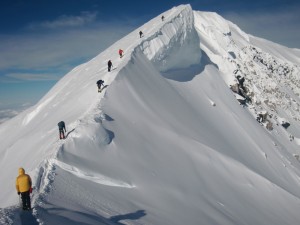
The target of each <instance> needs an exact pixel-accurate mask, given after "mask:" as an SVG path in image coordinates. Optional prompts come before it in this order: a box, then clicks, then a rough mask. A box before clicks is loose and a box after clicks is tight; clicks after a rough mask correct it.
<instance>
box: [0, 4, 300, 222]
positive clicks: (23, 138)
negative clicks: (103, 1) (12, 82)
mask: <svg viewBox="0 0 300 225" xmlns="http://www.w3.org/2000/svg"><path fill="white" fill-rule="evenodd" d="M163 15H164V16H165V20H164V21H161V19H160V17H161V15H160V16H158V17H156V18H154V19H152V20H151V21H149V22H148V23H146V24H144V25H143V26H141V27H140V28H138V29H136V30H135V31H133V32H132V33H130V34H128V35H127V36H126V37H124V38H123V39H121V40H119V41H118V42H116V43H115V44H114V45H112V46H111V47H110V48H108V49H107V50H106V51H104V52H102V53H101V54H100V55H98V56H97V57H95V58H94V59H92V60H91V61H90V62H87V63H86V64H83V65H81V66H79V67H77V68H75V69H74V70H72V71H71V72H70V73H68V74H67V75H66V76H65V77H64V78H63V79H62V80H60V81H59V82H58V83H57V85H56V86H55V87H54V88H53V89H52V90H51V91H50V92H49V93H48V94H47V95H46V96H45V97H44V98H43V99H42V100H41V101H40V102H39V103H38V104H37V105H36V106H35V107H33V108H31V109H29V110H27V111H26V112H24V113H22V114H20V115H19V116H18V117H16V118H14V119H12V120H10V121H8V122H6V123H4V124H2V125H0V134H1V135H0V141H1V146H0V152H1V154H2V155H3V158H2V159H0V160H1V161H0V162H1V163H0V169H1V171H5V172H6V173H1V175H0V176H1V179H0V180H1V181H2V180H4V181H5V182H4V183H2V182H1V190H2V191H1V192H0V204H1V207H6V208H5V209H4V210H0V222H2V221H4V222H3V223H8V224H13V223H14V224H21V223H22V222H23V221H22V220H24V218H22V214H21V217H20V216H19V214H18V212H19V211H18V209H17V204H18V196H17V195H16V193H15V190H14V187H13V184H14V178H15V177H16V175H17V169H18V167H19V166H23V167H24V168H25V169H26V170H27V172H29V174H30V175H31V176H32V178H33V181H34V182H33V183H34V195H33V206H34V207H35V209H34V211H33V216H32V217H31V218H30V220H31V221H30V222H34V220H36V219H38V221H39V223H41V224H65V225H71V224H72V225H74V224H78V225H79V224H163V225H169V224H170V225H174V224H191V225H192V224H195V225H196V224H197V225H198V224H214V225H216V224H220V225H225V224H228V225H235V224H247V225H248V224H249V225H252V224H272V225H282V224H287V225H294V224H297V223H298V222H299V220H300V216H299V212H298V211H299V210H298V209H299V207H300V200H299V199H300V188H299V187H300V164H299V161H297V159H296V158H295V157H293V155H292V154H293V153H297V148H298V146H297V144H295V143H299V142H300V141H299V142H298V141H297V140H296V141H290V140H289V138H288V131H287V130H286V129H284V128H283V127H281V126H274V129H273V130H272V131H269V130H267V129H266V128H265V127H264V126H261V125H260V124H259V123H258V122H257V121H256V120H255V118H254V117H253V116H254V113H255V109H258V107H259V105H258V104H257V103H256V101H253V102H254V103H253V104H252V105H250V104H248V105H246V106H245V107H241V106H240V105H239V104H238V102H237V100H236V98H235V95H234V94H233V93H232V92H231V90H230V89H229V84H231V83H232V82H236V80H235V79H236V78H235V75H236V74H235V73H234V71H236V70H237V68H240V71H239V74H241V75H245V76H247V77H246V78H247V79H246V81H245V85H246V86H247V88H249V89H251V91H252V92H253V96H255V95H257V96H263V94H264V89H263V88H260V87H258V85H257V86H255V87H252V86H251V85H250V81H249V80H250V78H252V80H256V79H259V78H254V77H252V76H250V74H252V73H246V72H245V71H248V70H249V71H252V69H250V66H249V64H248V62H249V63H250V62H252V63H255V61H254V55H252V50H253V48H250V47H247V46H251V45H253V44H252V42H253V40H256V41H257V42H260V46H263V45H264V43H267V42H264V41H263V40H258V39H255V38H254V37H252V36H251V37H250V36H248V35H247V34H245V33H243V32H242V31H241V30H239V29H238V27H236V26H235V25H233V24H232V23H230V22H228V21H226V20H224V19H222V18H221V17H220V16H218V15H217V14H214V13H205V12H193V11H192V9H191V7H190V6H188V5H187V6H186V5H183V6H179V7H175V8H173V9H171V10H169V11H167V12H165V13H164V14H163ZM140 30H142V31H143V33H144V37H142V38H140V37H139V36H138V32H139V31H140ZM269 47H270V48H271V47H272V48H277V49H278V51H279V50H280V49H281V47H278V46H276V45H273V44H269ZM119 48H122V49H123V50H124V52H125V55H124V57H123V58H119V56H118V54H117V52H118V49H119ZM255 49H258V47H257V48H255ZM259 51H261V52H262V54H261V55H263V57H264V59H265V57H266V56H265V54H267V53H265V50H263V48H260V50H259ZM285 51H286V52H285V54H286V55H288V54H289V57H290V59H291V60H289V61H290V62H293V63H295V62H297V57H296V55H295V53H294V51H291V52H290V51H289V50H288V49H286V50H285ZM273 52H275V50H273ZM253 54H254V53H253ZM268 54H270V55H272V54H271V52H269V53H268ZM255 55H257V54H256V53H255ZM271 57H275V58H276V60H277V58H279V57H278V55H277V56H275V55H272V56H271ZM108 59H111V60H112V62H113V65H114V67H113V70H112V71H111V72H110V73H109V72H107V69H106V62H107V60H108ZM272 59H273V58H272ZM280 60H282V61H280V62H281V63H282V62H283V63H284V62H285V60H284V54H282V55H281V58H280ZM263 62H265V61H263ZM237 65H242V66H240V67H238V66H237ZM264 68H265V66H262V65H259V60H258V62H256V66H255V67H254V69H255V71H256V72H257V74H258V75H261V77H267V76H265V73H266V71H265V69H264ZM293 68H294V67H293ZM276 71H281V72H283V71H285V70H281V69H278V70H276ZM258 72H259V73H258ZM248 74H249V77H248ZM252 75H253V74H252ZM277 75H278V76H281V75H279V74H276V76H277ZM274 76H275V74H274ZM259 77H260V76H259ZM98 79H103V80H104V81H105V84H106V85H108V86H106V87H105V88H104V89H103V91H102V92H101V93H97V89H96V84H95V83H96V81H97V80H98ZM248 82H249V83H248ZM253 82H254V81H253ZM295 95H296V94H295ZM253 96H251V97H253ZM261 110H263V107H262V108H261ZM285 112H286V111H285V110H284V109H282V112H281V113H278V114H277V115H278V118H279V116H280V115H281V116H280V118H279V119H278V120H280V121H282V120H284V119H285V117H286V116H284V115H283V113H285ZM60 120H65V122H66V124H67V129H68V132H67V133H68V136H67V139H66V140H62V141H59V140H58V134H57V123H58V122H59V121H60ZM262 125H263V124H262ZM294 129H295V131H297V130H298V128H297V126H295V128H294ZM7 134H9V135H7ZM8 206H10V207H8ZM27 222H28V221H27Z"/></svg>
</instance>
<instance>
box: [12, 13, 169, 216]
mask: <svg viewBox="0 0 300 225" xmlns="http://www.w3.org/2000/svg"><path fill="white" fill-rule="evenodd" d="M164 18H165V17H164V16H162V17H161V20H162V21H164ZM139 35H140V38H142V37H143V36H144V34H143V32H142V31H140V32H139ZM118 54H119V56H120V58H122V57H123V54H124V51H123V50H122V49H119V51H118ZM112 67H113V64H112V61H111V60H108V62H107V70H108V72H110V71H111V69H112ZM96 84H97V87H98V92H101V91H102V90H103V89H104V88H106V87H107V86H108V85H104V80H98V81H97V82H96ZM102 86H103V87H102ZM101 87H102V88H101ZM57 126H58V132H59V139H65V138H66V135H65V133H66V132H67V130H66V125H65V122H64V121H60V122H59V123H58V124H57ZM69 133H70V132H69ZM16 189H17V193H18V195H19V196H21V199H22V208H23V210H31V199H30V194H31V193H32V182H31V178H30V176H29V175H28V174H25V170H24V169H23V168H19V176H18V177H17V179H16Z"/></svg>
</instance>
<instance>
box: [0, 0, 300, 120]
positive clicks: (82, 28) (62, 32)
mask: <svg viewBox="0 0 300 225" xmlns="http://www.w3.org/2000/svg"><path fill="white" fill-rule="evenodd" d="M130 2H131V1H129V2H128V1H126V2H120V3H118V4H115V3H110V2H103V1H101V0H91V1H89V4H87V3H86V1H84V0H78V1H76V3H74V4H69V2H68V1H67V0H61V1H57V0H54V1H49V0H45V1H43V2H42V3H40V2H39V1H37V0H32V1H29V2H28V1H22V0H18V1H17V0H13V1H4V2H1V3H0V4H1V9H2V13H1V15H0V16H1V17H2V18H1V20H0V25H1V28H2V29H1V31H0V40H1V41H0V49H1V53H0V121H1V118H2V119H3V117H4V115H2V114H1V110H5V112H6V113H5V117H7V116H8V115H9V113H8V112H9V110H12V116H13V115H15V111H16V110H17V109H18V108H22V105H24V104H25V105H26V104H27V105H34V104H36V103H37V101H38V100H40V99H41V98H42V96H44V95H45V94H46V93H47V92H48V91H49V90H50V89H51V87H53V85H54V84H55V83H56V82H57V81H58V80H59V79H60V78H61V77H63V76H64V75H65V74H66V73H68V72H69V71H70V70H72V69H73V68H74V67H76V66H77V65H80V64H82V63H85V62H87V61H89V60H90V59H92V58H93V57H95V56H96V55H98V54H99V53H101V52H102V51H103V50H105V49H106V48H108V47H109V46H110V45H112V44H113V43H114V42H116V41H118V40H119V39H120V38H122V37H124V36H125V35H127V34H128V33H130V32H131V31H133V30H134V29H136V28H138V27H139V26H141V25H142V24H144V23H146V22H147V21H149V20H150V19H152V18H154V17H156V16H159V15H160V14H161V13H163V12H164V11H166V10H169V9H171V8H172V7H174V6H178V5H180V4H190V5H191V6H192V8H193V10H195V11H211V12H216V13H218V14H219V15H221V16H222V17H224V18H225V19H227V20H230V21H231V22H233V23H235V24H236V25H237V26H239V27H240V28H241V29H242V30H243V31H244V32H246V33H249V34H251V35H254V36H257V37H261V38H264V39H267V40H270V41H273V42H275V43H278V44H281V45H284V46H287V47H289V48H298V49H300V42H299V40H300V31H299V29H298V27H299V21H300V19H299V13H298V12H299V11H300V3H299V2H297V1H291V0H287V1H280V0H268V1H264V2H261V1H257V0H255V1H251V2H240V1H237V0H233V1H221V0H213V1H209V2H206V1H178V0H175V1H172V2H171V1H170V2H165V1H163V2H161V1H143V2H135V1H132V4H130ZM7 18H9V19H7ZM279 27H280V29H278V28H279ZM12 106H15V107H12ZM7 118H9V116H8V117H7Z"/></svg>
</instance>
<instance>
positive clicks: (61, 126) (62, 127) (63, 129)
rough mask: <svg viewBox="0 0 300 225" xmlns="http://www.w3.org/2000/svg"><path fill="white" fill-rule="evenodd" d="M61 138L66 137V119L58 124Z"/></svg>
mask: <svg viewBox="0 0 300 225" xmlns="http://www.w3.org/2000/svg"><path fill="white" fill-rule="evenodd" d="M57 125H58V130H59V139H65V132H67V131H66V126H65V122H64V121H60V122H59V123H58V124H57Z"/></svg>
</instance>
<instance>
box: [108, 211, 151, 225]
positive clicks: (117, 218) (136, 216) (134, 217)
mask: <svg viewBox="0 0 300 225" xmlns="http://www.w3.org/2000/svg"><path fill="white" fill-rule="evenodd" d="M146 215H147V214H146V212H145V210H138V211H136V212H133V213H128V214H124V215H118V216H112V217H110V218H109V220H110V221H112V222H114V223H115V224H116V225H124V224H125V223H121V222H120V221H121V220H138V219H140V218H141V217H143V216H146ZM126 224H127V223H126Z"/></svg>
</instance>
